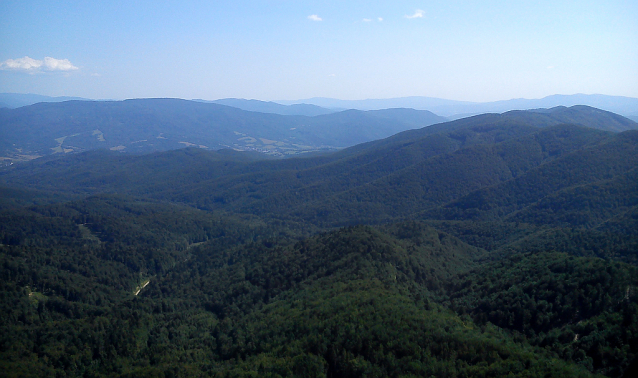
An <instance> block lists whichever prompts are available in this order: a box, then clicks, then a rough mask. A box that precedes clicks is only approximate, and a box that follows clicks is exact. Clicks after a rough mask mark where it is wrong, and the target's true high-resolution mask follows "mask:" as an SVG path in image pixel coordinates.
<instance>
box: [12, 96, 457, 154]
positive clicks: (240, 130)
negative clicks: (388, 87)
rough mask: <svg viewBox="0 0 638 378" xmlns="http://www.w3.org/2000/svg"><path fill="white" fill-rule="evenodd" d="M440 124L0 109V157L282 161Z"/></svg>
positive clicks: (220, 112)
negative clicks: (219, 153)
mask: <svg viewBox="0 0 638 378" xmlns="http://www.w3.org/2000/svg"><path fill="white" fill-rule="evenodd" d="M443 121H445V119H444V118H442V117H438V116H436V115H435V114H432V113H430V112H428V111H414V110H413V111H407V110H405V111H401V110H388V111H381V112H362V111H358V110H351V111H345V112H338V113H334V114H328V115H320V116H316V117H306V116H292V115H290V116H283V115H278V114H267V113H258V112H249V111H245V110H241V109H237V108H233V107H230V106H225V105H219V104H213V103H202V102H196V101H186V100H178V99H140V100H126V101H67V102H62V103H38V104H35V105H31V106H25V107H21V108H18V109H0V134H2V135H3V138H2V140H0V151H1V152H0V153H1V156H0V157H4V158H11V159H17V160H20V159H22V160H24V159H29V158H33V157H35V156H43V155H49V154H53V153H70V152H80V151H86V150H94V149H111V150H114V151H123V152H133V153H148V152H152V151H165V150H170V149H178V148H183V147H187V146H198V147H200V148H204V149H212V150H217V149H221V148H233V149H239V150H247V151H260V152H264V153H267V154H270V155H275V156H288V155H294V154H298V153H303V152H311V151H324V150H335V149H339V148H343V147H348V146H352V145H355V144H358V143H363V142H367V141H371V140H375V139H379V138H385V137H388V136H390V135H392V134H396V133H398V132H400V131H404V130H408V129H411V128H420V127H424V126H428V125H431V124H433V123H437V122H443Z"/></svg>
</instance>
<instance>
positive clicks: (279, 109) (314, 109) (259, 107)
mask: <svg viewBox="0 0 638 378" xmlns="http://www.w3.org/2000/svg"><path fill="white" fill-rule="evenodd" d="M193 101H201V102H209V103H214V104H220V105H226V106H232V107H233V108H238V109H242V110H247V111H250V112H260V113H272V114H280V115H302V116H308V117H314V116H318V115H324V114H330V113H335V112H337V111H340V110H345V109H340V110H334V109H326V108H322V107H320V106H317V105H309V104H292V105H282V104H278V103H276V102H272V101H260V100H245V99H241V98H223V99H220V100H215V101H206V100H193Z"/></svg>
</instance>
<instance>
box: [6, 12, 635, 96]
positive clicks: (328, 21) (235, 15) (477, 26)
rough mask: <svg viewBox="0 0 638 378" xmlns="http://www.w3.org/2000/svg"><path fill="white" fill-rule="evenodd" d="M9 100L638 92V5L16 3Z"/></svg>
mask: <svg viewBox="0 0 638 378" xmlns="http://www.w3.org/2000/svg"><path fill="white" fill-rule="evenodd" d="M26 57H28V58H26ZM0 92H18V93H37V94H44V95H50V96H63V95H64V96H80V97H87V98H96V99H105V98H111V99H124V98H137V97H180V98H187V99H192V98H202V99H209V100H212V99H217V98H225V97H239V98H255V99H260V100H292V99H300V98H309V97H334V98H340V99H365V98H389V97H403V96H429V97H441V98H448V99H454V100H468V101H492V100H504V99H510V98H521V97H524V98H540V97H544V96H547V95H551V94H574V93H587V94H592V93H601V94H608V95H620V96H629V97H638V1H635V0H627V1H614V0H606V1H586V0H585V1H560V0H553V1H545V0H539V1H515V0H510V1H489V0H488V1H454V0H448V1H400V0H395V1H372V0H369V1H293V0H263V1H257V0H254V1H245V0H234V1H223V0H220V1H162V0H154V1H135V0H128V1H105V2H103V1H88V0H84V1H28V0H20V1H13V0H3V1H2V2H0Z"/></svg>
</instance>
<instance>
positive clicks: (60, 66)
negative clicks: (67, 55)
mask: <svg viewBox="0 0 638 378" xmlns="http://www.w3.org/2000/svg"><path fill="white" fill-rule="evenodd" d="M44 67H45V69H46V70H49V71H75V70H77V69H78V68H77V67H76V66H74V65H73V64H71V62H69V60H68V59H55V58H51V57H49V56H47V57H45V58H44Z"/></svg>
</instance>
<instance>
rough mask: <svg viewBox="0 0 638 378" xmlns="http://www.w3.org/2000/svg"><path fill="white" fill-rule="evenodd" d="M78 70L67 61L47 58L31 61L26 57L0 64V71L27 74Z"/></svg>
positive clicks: (31, 59)
mask: <svg viewBox="0 0 638 378" xmlns="http://www.w3.org/2000/svg"><path fill="white" fill-rule="evenodd" d="M77 69H79V68H78V67H76V66H74V65H73V64H72V63H71V62H70V61H69V60H68V59H55V58H51V57H50V56H47V57H45V58H44V60H38V59H33V58H30V57H28V56H25V57H24V58H18V59H7V60H5V61H4V62H0V70H5V71H21V72H27V73H38V72H47V71H48V72H51V71H64V72H68V71H75V70H77Z"/></svg>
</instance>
